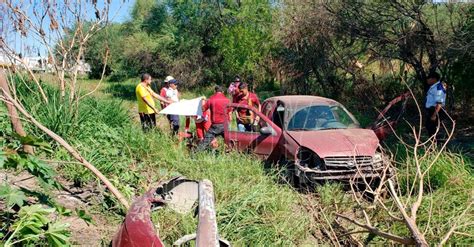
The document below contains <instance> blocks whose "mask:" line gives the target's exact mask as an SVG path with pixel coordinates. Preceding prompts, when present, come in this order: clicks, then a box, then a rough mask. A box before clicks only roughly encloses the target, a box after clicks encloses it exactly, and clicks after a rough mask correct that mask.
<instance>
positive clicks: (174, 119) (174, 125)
mask: <svg viewBox="0 0 474 247" xmlns="http://www.w3.org/2000/svg"><path fill="white" fill-rule="evenodd" d="M166 117H167V118H168V120H169V122H170V124H171V129H172V130H173V134H177V133H178V130H179V115H167V116H166Z"/></svg>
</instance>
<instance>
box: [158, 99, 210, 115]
mask: <svg viewBox="0 0 474 247" xmlns="http://www.w3.org/2000/svg"><path fill="white" fill-rule="evenodd" d="M160 114H167V115H181V116H201V115H202V101H201V98H195V99H190V100H186V99H183V100H180V101H179V102H176V103H172V104H171V105H168V106H167V107H166V108H165V109H163V110H161V111H160Z"/></svg>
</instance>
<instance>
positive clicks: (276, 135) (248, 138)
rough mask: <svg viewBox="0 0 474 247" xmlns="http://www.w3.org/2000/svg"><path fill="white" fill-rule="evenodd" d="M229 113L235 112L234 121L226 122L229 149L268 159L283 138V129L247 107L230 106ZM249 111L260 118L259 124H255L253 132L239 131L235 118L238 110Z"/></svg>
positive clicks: (226, 137)
mask: <svg viewBox="0 0 474 247" xmlns="http://www.w3.org/2000/svg"><path fill="white" fill-rule="evenodd" d="M227 107H228V108H227V109H228V111H229V112H233V113H232V115H233V117H232V119H226V121H225V122H224V140H225V143H226V144H227V146H228V147H231V148H233V149H236V150H239V151H241V152H252V153H255V154H257V155H258V156H261V157H262V158H267V157H268V156H269V155H270V154H271V153H272V152H273V150H274V149H275V148H276V146H277V145H278V142H279V140H280V137H281V128H279V127H278V126H276V125H275V124H274V123H273V122H272V121H271V120H270V119H269V118H268V117H267V116H265V115H263V114H262V113H261V112H259V111H257V109H255V108H254V107H251V106H247V105H238V104H230V105H228V106H227ZM242 108H244V109H247V110H250V111H252V112H253V113H254V115H255V116H258V117H259V118H260V119H259V121H258V122H254V123H253V128H252V131H244V132H241V131H238V128H237V127H236V125H237V123H236V120H235V116H236V113H237V111H238V110H240V109H242Z"/></svg>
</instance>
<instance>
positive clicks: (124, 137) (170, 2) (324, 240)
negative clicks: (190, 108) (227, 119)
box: [0, 0, 474, 246]
mask: <svg viewBox="0 0 474 247" xmlns="http://www.w3.org/2000/svg"><path fill="white" fill-rule="evenodd" d="M106 2H107V3H109V1H104V4H103V6H99V7H100V9H102V7H103V11H102V12H100V11H98V12H97V13H95V15H96V16H95V17H96V19H94V18H92V19H91V18H89V17H87V18H84V16H83V15H82V14H83V13H82V14H81V10H82V8H81V7H78V8H71V6H70V5H69V4H70V3H69V2H64V3H58V4H57V7H54V8H53V7H52V6H51V5H50V3H46V2H45V3H43V4H39V5H38V6H35V7H37V8H36V11H33V12H34V13H33V14H34V15H35V16H36V17H38V16H42V15H43V14H44V16H43V19H44V17H46V19H44V20H45V21H43V19H42V18H31V19H30V20H32V21H33V22H34V21H36V20H40V23H36V24H37V25H36V26H35V25H34V24H35V23H33V24H31V23H30V24H29V25H25V19H24V16H27V15H30V12H32V11H31V9H28V8H29V7H25V6H24V5H22V4H21V3H18V4H17V3H15V2H11V1H7V5H5V6H7V12H6V16H8V17H9V18H5V19H8V20H9V21H6V26H8V29H12V32H17V33H20V34H21V38H25V39H30V38H31V37H32V36H28V35H31V34H33V36H34V37H33V38H36V39H38V40H40V43H41V42H42V44H43V45H45V46H47V47H48V48H49V49H51V50H49V51H48V52H49V53H50V54H49V56H50V58H51V59H52V60H53V63H54V65H55V66H57V67H56V68H55V69H53V71H54V72H55V73H51V74H49V75H47V76H44V75H42V76H38V74H35V73H33V71H32V70H29V71H28V72H29V75H28V76H26V75H24V74H22V73H21V72H19V70H15V71H11V72H12V73H9V74H8V75H9V77H8V81H9V83H10V87H11V89H12V90H11V91H12V92H13V93H12V95H13V96H15V97H17V99H18V101H19V102H21V103H22V104H23V105H24V107H25V108H26V110H27V111H28V112H30V113H31V114H32V115H33V117H34V118H36V119H37V120H38V121H39V122H41V123H42V124H44V125H45V126H46V127H47V128H49V129H50V130H52V131H53V132H55V133H56V134H58V135H59V136H61V137H63V138H64V139H65V140H66V141H68V142H69V143H71V144H72V145H73V146H74V147H75V148H77V150H78V151H79V152H80V153H81V154H82V155H83V156H84V158H85V159H87V160H88V161H90V162H91V163H93V164H94V165H95V166H96V167H97V169H99V170H100V171H101V172H102V173H104V174H105V175H106V176H107V177H108V178H109V179H110V180H111V181H112V183H113V184H114V185H115V186H116V187H117V188H118V189H119V190H120V192H121V193H123V194H124V195H125V196H126V197H127V199H128V200H130V201H131V200H133V198H134V197H135V196H137V195H140V194H142V193H143V192H144V191H146V190H147V189H149V188H150V187H151V186H152V184H153V183H154V182H157V181H161V180H164V179H167V178H170V177H172V176H175V175H184V176H187V177H189V178H193V179H203V178H207V179H210V180H211V181H212V182H213V183H214V188H215V193H216V199H217V214H218V217H217V222H218V225H219V232H220V235H221V236H222V237H223V238H226V239H228V240H229V241H230V242H231V243H232V244H233V245H237V246H240V245H242V246H246V245H251V246H253V245H257V246H260V245H277V246H294V245H315V244H332V245H337V244H346V245H351V244H357V243H363V244H387V243H390V242H389V241H388V240H387V239H385V238H382V237H378V236H377V235H376V234H372V233H367V231H364V232H362V233H361V232H360V231H361V230H364V229H361V228H360V227H355V226H354V224H345V223H343V222H342V221H341V219H340V218H338V215H337V214H340V213H342V214H345V215H349V216H350V217H353V218H354V219H357V220H367V221H370V220H371V221H372V222H374V224H373V225H372V226H373V227H376V228H378V229H381V230H382V231H386V232H389V233H392V234H395V235H399V236H402V237H406V238H408V240H410V239H409V238H412V237H413V236H412V233H410V232H409V230H408V228H407V226H406V224H405V223H404V222H403V219H401V218H402V217H401V215H400V212H399V211H397V208H396V201H395V199H394V198H396V197H395V196H394V194H395V193H393V192H392V196H391V197H388V196H386V197H381V202H382V204H383V205H385V206H386V207H387V208H388V210H387V208H380V205H379V204H377V201H376V202H375V203H373V202H371V201H370V200H361V201H356V199H357V198H359V196H360V193H359V194H357V193H350V192H348V190H347V188H346V187H347V186H346V187H344V186H341V185H338V184H330V183H328V184H325V185H323V186H319V187H317V188H316V190H315V193H314V194H303V193H299V192H296V191H294V190H293V188H291V187H290V186H288V185H286V184H281V183H279V181H280V178H279V175H278V174H277V172H276V171H272V172H269V171H267V170H265V169H264V168H263V165H262V163H261V162H260V161H257V159H256V158H255V157H253V156H250V155H244V154H238V153H225V152H224V151H223V150H221V152H217V153H204V154H197V155H194V156H191V155H189V153H188V150H187V149H186V147H185V146H184V144H182V143H179V142H177V141H176V140H175V138H173V137H170V136H169V135H168V133H166V132H164V131H161V130H157V131H154V132H151V133H148V134H144V133H143V132H142V131H141V129H140V127H139V126H138V123H137V122H136V121H134V120H133V119H135V118H136V112H135V109H134V108H133V107H134V105H135V102H134V100H135V95H134V87H135V85H136V83H137V82H138V81H137V80H136V79H127V78H130V77H134V76H137V75H138V74H140V73H143V72H148V73H151V74H152V75H153V76H154V77H157V78H160V79H161V78H163V77H164V76H166V75H168V74H171V75H173V76H176V77H177V78H178V79H179V80H181V81H182V82H184V83H182V84H181V86H180V87H181V88H185V89H192V91H187V92H184V94H183V98H192V97H195V96H197V95H199V96H201V95H206V96H209V93H210V91H212V90H210V88H211V86H212V85H213V84H225V83H226V82H228V81H230V80H231V79H233V77H234V76H235V75H236V74H239V75H240V76H241V77H242V80H243V81H246V82H249V83H250V84H251V85H252V86H253V88H254V89H255V90H257V91H258V94H259V96H260V97H261V99H264V98H266V97H267V96H272V95H275V94H296V93H298V94H313V95H322V96H326V97H331V98H335V99H337V100H339V101H341V102H342V103H344V104H345V105H347V106H349V107H350V108H351V110H355V111H356V112H360V114H357V115H360V116H361V117H362V118H363V122H364V123H367V125H368V123H369V122H371V118H370V114H371V112H372V111H373V108H374V106H378V107H380V106H383V105H384V103H386V102H387V101H389V100H391V99H392V98H393V96H394V95H398V94H400V93H401V92H402V91H405V90H406V86H407V84H408V86H410V87H411V88H412V89H413V91H414V92H415V96H417V97H418V96H420V98H421V97H422V95H423V89H424V86H426V85H423V84H424V80H425V77H426V74H427V72H430V71H435V70H438V71H441V72H442V74H443V77H444V79H445V80H447V82H448V85H449V86H450V87H449V90H448V96H449V97H450V98H451V100H450V102H451V103H449V104H448V107H447V109H449V110H460V111H457V112H459V113H462V116H463V117H462V119H460V120H461V121H464V122H466V123H468V125H470V121H469V119H470V118H472V114H471V113H472V111H471V109H472V104H471V103H472V94H473V91H472V90H473V88H474V87H472V86H471V85H470V83H469V81H472V71H474V70H473V68H472V58H473V52H472V51H473V49H472V47H473V42H472V35H473V30H472V29H473V25H472V24H473V23H472V22H473V19H474V18H473V11H474V7H473V5H472V4H428V3H426V2H399V1H392V2H358V1H348V2H334V3H333V2H331V3H326V4H322V3H316V2H314V1H306V0H301V1H250V0H249V1H246V0H244V1H214V2H210V1H182V0H164V1H156V0H137V1H136V3H135V4H134V7H133V9H132V11H131V19H130V20H129V21H126V22H125V23H112V24H110V23H108V21H107V20H108V13H107V11H108V9H107V6H108V5H107V4H105V3H106ZM79 3H81V4H84V5H83V6H89V7H90V8H89V9H88V8H84V9H87V10H90V9H94V8H93V7H96V8H97V1H84V2H83V1H79ZM2 7H3V5H2ZM52 10H55V11H56V10H57V12H54V11H52ZM76 11H78V12H76ZM63 14H64V17H65V18H66V19H67V18H71V17H73V18H72V19H70V20H74V21H70V23H69V22H68V21H65V22H64V21H63V22H58V20H59V19H61V18H62V16H61V15H63ZM75 14H76V15H77V16H75ZM105 23H107V24H105ZM9 24H11V25H9ZM43 25H44V26H43ZM48 28H49V30H47V32H45V30H46V29H48ZM5 33H8V32H5ZM46 33H48V34H54V36H56V35H57V37H60V39H58V40H55V41H54V42H57V44H56V43H54V44H52V43H51V42H52V41H51V39H46V38H45V37H46ZM2 37H3V39H2V42H1V45H2V46H1V47H0V48H1V50H2V51H3V52H6V53H7V54H8V55H9V57H11V58H18V57H19V55H18V54H16V53H15V51H14V49H13V50H11V49H10V50H9V48H11V47H9V44H7V43H8V39H7V37H6V36H5V35H4V34H3V32H2ZM61 38H62V39H61ZM82 58H84V59H85V60H86V61H87V62H89V63H90V64H91V65H92V73H91V74H90V76H91V77H94V78H101V77H102V74H103V73H104V74H105V75H106V76H108V78H107V79H108V82H105V81H104V82H103V80H102V79H103V78H101V79H100V81H99V80H97V81H94V83H91V82H90V81H88V80H80V79H78V73H77V69H75V68H77V67H75V66H76V65H78V63H79V61H80V60H81V59H82ZM104 66H105V68H104ZM12 68H13V69H15V66H12ZM12 75H13V76H12ZM40 77H42V78H46V79H44V80H45V81H44V83H41V82H40V81H41V80H38V78H40ZM26 78H28V79H26ZM30 79H33V82H34V83H33V82H31V81H30ZM97 83H102V86H104V87H105V89H103V88H102V87H99V85H98V84H97ZM56 84H57V85H56ZM89 84H90V85H89ZM104 84H105V85H104ZM158 84H159V83H158ZM96 86H97V87H96ZM157 86H158V87H159V85H157ZM452 86H455V87H452ZM453 88H457V90H454V91H453ZM96 89H99V91H96ZM156 89H157V88H156ZM81 90H83V91H81ZM92 92H96V94H92V95H89V96H87V97H85V94H89V93H92ZM198 92H199V93H198ZM453 96H455V97H454V98H455V99H456V100H455V101H454V104H452V102H453ZM2 97H3V96H2ZM0 99H2V100H4V98H0ZM419 102H421V100H419ZM130 108H131V109H133V110H130ZM409 111H412V112H415V111H416V109H415V107H414V106H411V109H409ZM412 112H410V113H412ZM450 113H456V111H451V112H450ZM415 114H418V112H416V113H415ZM453 115H454V114H453ZM417 117H419V116H418V115H417ZM22 120H24V119H22ZM409 120H412V119H409ZM22 122H23V124H24V125H25V128H26V132H27V133H28V135H27V136H19V135H17V134H15V133H13V130H12V129H11V127H10V122H9V119H8V115H7V113H6V111H5V108H4V106H3V104H2V105H1V106H0V127H1V128H0V143H1V149H0V168H1V172H0V174H2V175H3V174H13V175H17V174H19V173H28V174H30V175H33V176H34V177H35V179H36V180H37V181H39V186H37V187H35V188H34V190H27V189H25V188H22V187H20V186H17V185H16V184H13V183H12V184H8V183H7V181H9V180H8V178H7V176H5V181H0V209H1V213H0V244H4V245H12V244H15V245H33V244H35V245H56V246H62V245H68V244H70V243H71V241H70V239H69V238H70V237H72V239H73V240H72V244H75V242H74V236H71V233H70V232H69V230H68V227H67V224H66V223H64V222H63V221H64V219H65V218H67V217H69V216H71V215H74V216H77V217H79V218H81V219H82V220H84V221H86V222H87V223H88V224H94V221H93V220H92V217H91V216H89V213H90V214H92V215H93V216H95V217H103V218H105V220H104V221H106V222H107V223H108V224H109V225H110V228H114V229H113V230H112V231H111V232H114V231H115V227H116V226H118V225H119V224H120V222H121V220H122V219H123V215H124V213H125V210H124V208H122V206H120V203H119V202H118V201H117V199H116V197H114V196H112V194H111V193H110V191H109V190H107V189H106V188H105V187H103V186H102V184H101V183H100V181H99V180H98V179H97V178H96V177H95V176H93V174H92V173H91V172H90V171H89V170H88V169H86V168H85V167H84V166H82V165H81V164H78V163H77V161H74V160H73V158H72V157H71V156H70V153H68V151H66V150H65V149H64V148H62V147H61V146H60V145H59V144H58V143H56V142H54V141H53V140H52V139H51V137H50V136H48V135H46V134H45V133H44V132H43V131H41V130H40V129H38V128H37V127H35V125H33V124H31V123H29V122H28V121H22ZM411 122H413V121H411ZM468 127H469V126H468ZM405 130H406V129H405ZM468 131H469V130H468ZM463 134H464V132H462V133H461V135H463ZM404 137H408V138H412V139H415V138H414V137H413V136H410V135H405V136H404ZM398 141H399V140H393V141H390V142H387V143H390V144H393V143H396V142H398ZM408 142H413V140H409V141H408ZM24 145H31V146H34V147H35V149H36V153H35V155H34V156H33V155H30V154H27V153H26V152H24V150H23V146H24ZM389 148H390V151H393V152H395V153H396V155H395V157H394V161H396V163H394V164H396V166H395V168H396V169H397V171H398V174H399V176H398V183H397V187H396V189H397V190H398V191H397V193H396V194H397V195H398V198H399V199H401V200H402V201H403V202H404V203H405V204H406V205H404V207H405V208H409V207H410V205H411V204H413V203H414V202H415V198H416V196H417V195H419V194H423V195H424V197H423V200H421V205H420V207H419V209H418V212H417V214H416V215H417V217H416V218H417V226H418V228H419V229H420V230H421V231H422V232H423V235H424V237H425V238H426V240H427V241H428V242H429V243H435V242H440V241H444V240H443V239H442V238H443V236H445V235H444V234H446V232H448V233H449V232H450V233H451V235H449V237H450V238H449V240H448V242H447V243H448V244H461V245H464V244H465V245H468V244H470V243H472V242H473V238H474V237H473V236H474V227H473V223H472V222H474V219H473V208H472V204H473V198H474V195H473V191H472V188H473V187H474V180H473V173H472V169H471V168H470V167H472V164H471V163H470V162H471V161H470V160H468V159H466V158H465V157H463V156H462V154H458V153H451V152H442V153H441V154H440V156H439V157H436V156H435V155H433V154H432V153H429V152H432V151H433V150H431V149H430V148H424V147H423V148H421V149H420V150H416V151H413V150H412V149H410V148H408V147H406V146H403V147H401V148H400V149H399V150H396V147H395V146H394V145H389ZM434 150H437V149H436V148H434ZM415 154H416V156H415ZM423 154H428V155H426V156H425V159H424V160H423V161H420V160H418V159H417V158H416V157H418V156H419V155H423ZM417 162H420V163H417ZM433 162H434V163H433ZM431 163H432V167H431V168H430V169H427V168H428V167H429V166H430V164H431ZM417 168H420V169H421V170H423V171H428V170H429V172H428V173H427V174H426V176H424V177H422V179H421V180H420V177H419V174H418V173H417V171H416V169H417ZM420 184H422V185H424V186H423V189H422V190H421V192H422V193H420V191H417V190H416V189H415V188H418V185H420ZM71 188H74V189H75V190H79V191H81V190H86V189H87V190H91V191H92V192H91V194H92V196H90V197H88V199H87V203H88V204H87V205H86V206H87V212H86V209H74V211H73V210H70V209H67V208H65V207H63V206H62V205H61V204H59V203H57V202H56V200H55V192H57V191H58V190H66V191H67V190H69V189H71ZM361 210H365V211H361ZM384 210H385V211H388V212H391V213H393V214H392V215H391V214H390V213H386V212H385V211H384ZM153 220H154V221H155V223H157V225H158V226H159V232H160V236H161V238H162V239H163V240H164V241H165V242H166V243H167V244H171V243H172V242H173V241H174V240H176V239H177V238H178V237H180V236H183V235H184V234H188V233H192V232H193V231H194V226H195V223H196V220H195V218H193V217H192V216H191V215H185V216H182V215H177V214H175V213H173V212H170V211H169V210H164V211H161V212H159V213H156V214H154V215H153ZM369 223H370V222H369ZM453 226H456V228H452V227H453ZM365 230H366V229H365ZM101 233H102V232H101ZM107 234H108V235H107ZM102 238H103V243H108V242H109V241H110V239H111V233H110V232H108V233H104V235H103V236H102Z"/></svg>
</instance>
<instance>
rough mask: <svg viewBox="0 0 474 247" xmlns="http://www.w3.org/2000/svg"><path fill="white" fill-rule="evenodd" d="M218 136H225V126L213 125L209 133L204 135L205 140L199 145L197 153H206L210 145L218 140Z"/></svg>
mask: <svg viewBox="0 0 474 247" xmlns="http://www.w3.org/2000/svg"><path fill="white" fill-rule="evenodd" d="M216 135H224V125H223V124H213V125H211V128H209V131H207V132H206V134H205V135H204V139H203V140H202V141H201V142H200V143H199V145H198V147H197V151H204V150H206V149H207V148H208V147H209V144H211V142H212V141H213V140H214V139H215V138H216Z"/></svg>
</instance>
